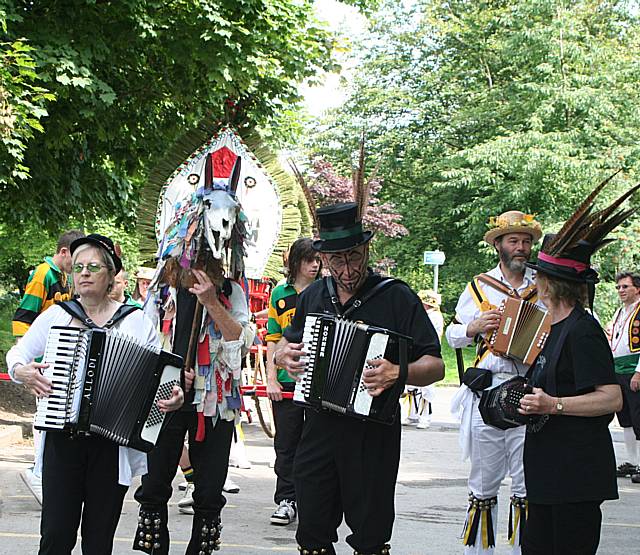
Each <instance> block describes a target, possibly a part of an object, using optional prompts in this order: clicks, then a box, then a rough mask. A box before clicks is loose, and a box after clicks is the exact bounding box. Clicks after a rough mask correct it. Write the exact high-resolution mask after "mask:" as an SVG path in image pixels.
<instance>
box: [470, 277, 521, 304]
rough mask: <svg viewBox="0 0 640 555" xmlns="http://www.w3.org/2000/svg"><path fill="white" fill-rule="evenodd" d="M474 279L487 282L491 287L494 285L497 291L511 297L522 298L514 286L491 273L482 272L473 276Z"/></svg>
mask: <svg viewBox="0 0 640 555" xmlns="http://www.w3.org/2000/svg"><path fill="white" fill-rule="evenodd" d="M473 280H474V281H476V280H477V281H482V282H483V283H486V284H487V285H488V286H489V287H493V288H494V289H495V290H496V291H500V292H501V293H504V294H505V295H509V297H515V298H520V295H518V292H517V291H516V290H515V289H514V288H513V287H509V286H507V285H505V284H504V283H502V282H501V281H500V280H499V279H496V278H494V277H492V276H490V275H489V274H480V275H477V276H476V277H474V278H473Z"/></svg>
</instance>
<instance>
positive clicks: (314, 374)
mask: <svg viewBox="0 0 640 555" xmlns="http://www.w3.org/2000/svg"><path fill="white" fill-rule="evenodd" d="M302 342H303V343H304V345H305V352H306V356H304V357H301V358H300V360H301V361H303V362H305V364H306V366H305V370H304V372H302V373H301V375H300V381H298V382H297V383H296V387H295V391H294V395H293V400H294V402H296V403H298V404H301V405H303V406H308V407H312V408H316V409H328V410H331V411H334V412H338V413H341V414H347V415H349V416H354V417H357V418H361V419H364V420H372V421H375V422H381V423H385V424H391V423H393V421H394V419H395V416H396V413H397V409H398V406H399V405H398V400H399V399H400V395H401V394H402V392H403V390H404V384H405V382H406V381H407V368H408V363H407V357H408V354H407V353H408V347H409V345H410V344H411V338H409V337H407V336H404V335H401V334H398V333H395V332H392V331H390V330H387V329H384V328H379V327H376V326H369V325H367V324H363V323H359V322H352V321H350V320H346V319H344V318H340V317H337V316H334V315H331V314H309V315H307V318H306V320H305V328H304V334H303V338H302ZM390 349H393V350H396V349H397V353H398V355H399V357H398V358H399V364H400V376H399V377H398V380H397V381H396V383H395V384H394V385H393V386H392V387H391V388H389V389H387V390H385V391H383V392H382V393H381V394H380V395H379V396H376V397H372V396H371V395H370V394H369V391H368V390H367V388H366V387H365V385H364V380H363V378H364V376H363V372H364V370H366V369H367V368H372V367H371V366H370V365H369V364H367V361H368V360H375V359H382V358H386V359H388V357H389V354H388V353H389V350H390Z"/></svg>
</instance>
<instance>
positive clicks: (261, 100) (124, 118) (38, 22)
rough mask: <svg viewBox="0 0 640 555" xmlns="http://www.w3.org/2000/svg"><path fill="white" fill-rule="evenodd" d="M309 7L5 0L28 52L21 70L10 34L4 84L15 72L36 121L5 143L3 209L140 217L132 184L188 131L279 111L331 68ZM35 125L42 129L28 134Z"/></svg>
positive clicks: (48, 221)
mask: <svg viewBox="0 0 640 555" xmlns="http://www.w3.org/2000/svg"><path fill="white" fill-rule="evenodd" d="M312 8H313V6H312V2H311V0H302V1H294V0H233V1H230V0H229V1H227V0H224V1H219V0H171V1H165V0H162V1H160V0H119V1H109V0H71V1H69V2H54V1H43V2H24V1H21V0H7V2H5V3H4V7H3V8H2V9H3V10H4V12H2V21H3V23H5V24H6V27H5V32H4V35H6V38H7V41H6V42H7V44H9V45H11V46H10V48H12V49H13V51H15V50H16V49H18V48H22V45H23V44H27V45H28V47H29V50H28V51H26V53H23V54H22V55H23V62H21V64H22V65H21V66H20V68H22V69H20V68H18V69H15V68H12V66H11V65H9V66H7V62H8V63H9V64H11V63H14V62H13V61H14V60H15V59H16V58H15V56H13V57H12V56H11V50H9V51H8V52H9V53H8V54H7V50H6V47H4V46H3V48H5V49H4V50H3V62H4V65H3V66H2V69H1V70H0V71H3V73H1V74H0V76H2V78H3V81H2V82H1V83H0V84H1V85H2V87H3V88H4V89H5V90H9V89H7V85H6V84H5V80H4V79H5V77H4V75H5V73H7V72H9V73H10V74H11V75H12V76H13V81H9V83H10V84H13V85H16V86H17V87H18V89H20V88H21V89H22V92H20V91H19V90H18V92H17V93H14V91H12V90H9V94H10V95H12V98H13V97H14V96H15V97H16V98H22V99H25V95H27V96H26V100H28V101H29V102H31V104H33V106H28V105H25V104H24V102H22V101H21V103H22V105H23V106H26V108H27V115H26V116H25V118H26V117H27V116H28V118H29V119H27V120H25V121H26V124H27V131H29V127H30V128H31V131H30V134H23V135H22V136H20V137H19V139H20V140H22V141H23V146H21V147H20V148H19V152H16V149H15V147H14V148H13V149H10V148H8V147H7V146H5V147H4V148H5V150H6V152H4V151H3V153H2V155H3V156H8V157H9V158H13V161H14V164H20V165H21V167H18V170H19V171H17V172H16V171H7V170H6V168H3V170H0V188H1V189H0V190H2V203H1V205H0V217H1V218H2V220H3V221H8V222H11V223H14V224H21V223H22V222H24V221H27V220H35V221H36V222H37V223H38V224H41V225H46V226H47V227H49V228H51V229H55V228H57V229H59V228H60V227H61V226H64V225H65V223H66V221H67V220H68V218H69V217H75V218H77V219H78V220H80V221H91V220H92V219H94V218H96V217H104V218H108V217H113V216H116V217H118V218H119V219H120V220H121V221H127V220H131V219H132V218H133V217H134V207H135V201H136V192H137V189H136V185H137V184H139V183H140V182H141V181H142V180H143V179H144V177H145V175H146V174H147V172H148V171H149V169H150V167H152V166H153V163H154V161H155V160H157V159H158V157H159V156H160V155H161V154H162V153H163V152H164V151H165V150H166V149H168V148H169V147H170V146H171V145H172V143H173V142H174V140H175V139H176V138H177V137H179V136H181V135H183V134H184V132H185V130H187V129H190V128H192V127H194V126H195V124H197V123H199V122H202V121H212V122H215V121H216V120H217V119H226V120H230V121H233V122H235V123H236V124H238V125H259V124H262V123H265V122H267V121H270V119H271V118H273V117H274V116H275V115H277V114H278V113H279V112H280V111H282V110H284V109H285V108H286V107H287V106H288V105H290V104H291V103H292V102H294V101H295V100H296V99H297V88H296V87H297V83H298V82H299V81H301V80H304V79H306V78H309V77H311V76H313V75H314V74H315V73H316V72H317V70H318V69H319V68H323V69H327V68H330V67H332V61H331V49H332V46H333V39H332V37H331V35H330V34H329V33H328V32H327V31H326V30H325V29H324V28H323V27H322V26H321V25H319V24H317V23H316V22H315V21H314V19H313V16H312V13H313V12H312ZM24 56H26V58H24ZM28 58H30V59H31V60H33V64H34V67H31V62H30V61H28ZM25 64H28V65H27V66H25ZM14 65H15V64H14ZM7 67H8V69H7ZM25 67H28V69H29V72H31V73H29V72H26V71H25V69H24V68H25ZM20 71H22V74H20ZM16 74H17V75H18V78H17V80H16V77H15V76H16ZM36 84H37V86H39V87H40V86H41V87H43V88H45V89H46V90H47V91H48V93H47V95H46V96H45V95H44V91H43V90H42V89H34V88H33V87H34V86H36ZM2 90H3V89H0V92H2ZM36 93H37V94H39V95H40V96H39V97H38V96H36V97H35V98H33V95H34V94H36ZM3 94H7V93H6V92H4V93H3ZM21 95H22V96H21ZM29 95H32V98H30V99H29V97H28V96H29ZM51 95H55V101H54V100H53V97H52V96H51ZM44 110H46V112H45V111H44ZM38 118H40V119H39V120H38ZM38 124H40V125H41V126H42V127H43V129H44V133H33V132H32V131H33V130H34V129H37V128H38ZM27 172H28V174H29V175H30V177H29V178H28V179H27V177H28V175H27Z"/></svg>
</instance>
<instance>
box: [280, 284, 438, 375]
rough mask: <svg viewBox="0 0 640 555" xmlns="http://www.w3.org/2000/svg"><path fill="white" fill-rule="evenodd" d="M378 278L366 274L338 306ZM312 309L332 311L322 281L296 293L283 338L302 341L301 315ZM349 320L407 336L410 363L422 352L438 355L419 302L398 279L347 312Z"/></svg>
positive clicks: (432, 331) (393, 358)
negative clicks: (359, 286)
mask: <svg viewBox="0 0 640 555" xmlns="http://www.w3.org/2000/svg"><path fill="white" fill-rule="evenodd" d="M382 279H383V278H382V277H381V276H379V275H377V274H374V273H369V275H368V276H367V278H366V280H365V282H364V284H363V285H362V287H361V288H360V289H359V290H358V292H357V294H356V295H354V296H353V297H351V299H349V300H348V301H347V302H346V303H345V305H344V306H343V307H342V308H343V310H346V309H348V308H349V307H351V306H352V305H353V302H354V301H355V300H356V299H357V298H361V297H362V296H363V295H364V294H365V293H366V292H367V291H368V290H369V289H371V288H372V287H373V286H374V285H376V284H377V283H379V282H380V281H381V280H382ZM313 312H316V313H318V312H319V313H330V314H335V310H334V307H333V304H332V303H331V296H330V295H329V291H328V290H327V287H326V286H325V283H324V280H318V281H315V282H314V283H312V284H311V285H309V286H308V287H307V288H306V289H305V290H304V291H303V292H302V294H300V295H299V296H298V302H297V305H296V313H295V316H294V317H293V320H292V322H291V325H290V326H289V327H288V328H287V329H286V330H285V331H284V337H285V338H286V339H287V341H289V342H290V343H300V342H302V336H303V333H304V322H305V318H306V316H307V314H310V313H313ZM349 319H350V320H361V321H363V322H364V323H365V324H369V325H373V326H379V327H382V328H386V329H389V330H391V331H394V332H396V333H401V334H404V335H408V336H409V337H411V338H412V339H413V345H412V347H411V351H410V352H409V361H410V362H413V361H415V360H417V359H419V358H420V357H422V356H423V355H431V356H434V357H438V358H441V356H440V342H439V340H438V335H437V333H436V331H435V329H434V327H433V325H432V324H431V321H430V320H429V317H428V316H427V313H426V312H425V310H424V307H423V305H422V302H421V301H420V299H419V298H418V296H417V295H416V294H415V293H414V292H413V291H412V290H411V289H410V288H409V286H408V285H406V284H405V283H403V282H400V281H398V282H397V283H394V284H393V285H390V286H388V287H387V288H386V289H383V290H382V291H381V292H380V293H378V294H376V295H374V296H373V297H372V298H370V299H369V300H368V301H366V302H365V303H363V304H362V305H361V306H359V307H358V308H356V309H355V310H354V311H353V312H351V314H350V315H349ZM396 351H397V349H396ZM388 358H389V360H390V361H391V362H393V363H394V364H397V363H398V359H397V352H396V353H393V352H389V353H388Z"/></svg>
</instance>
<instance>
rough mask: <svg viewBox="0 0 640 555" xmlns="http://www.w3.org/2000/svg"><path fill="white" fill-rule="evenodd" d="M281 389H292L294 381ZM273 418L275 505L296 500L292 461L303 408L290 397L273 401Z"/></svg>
mask: <svg viewBox="0 0 640 555" xmlns="http://www.w3.org/2000/svg"><path fill="white" fill-rule="evenodd" d="M281 385H282V390H283V391H293V390H294V389H295V383H293V382H291V383H283V384H281ZM272 405H273V419H274V420H275V424H276V437H275V438H273V447H274V449H275V451H276V464H275V472H276V476H277V477H278V478H277V480H276V493H275V495H274V496H273V500H274V501H275V502H276V505H279V504H280V501H284V500H285V499H288V500H289V501H295V500H296V488H295V485H294V483H293V463H294V461H295V457H296V451H297V449H298V443H299V442H300V437H301V436H302V425H303V424H304V408H302V407H300V406H298V405H295V404H294V403H293V401H292V400H291V399H282V401H273V403H272Z"/></svg>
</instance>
